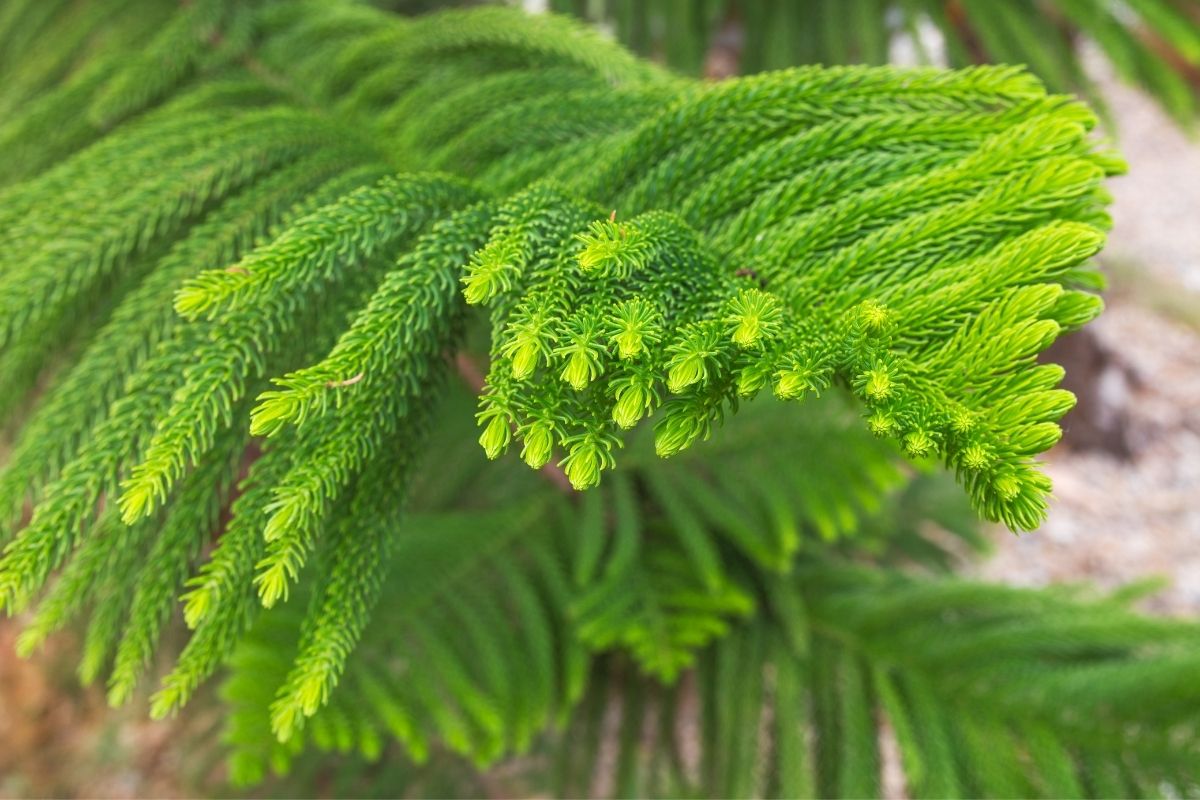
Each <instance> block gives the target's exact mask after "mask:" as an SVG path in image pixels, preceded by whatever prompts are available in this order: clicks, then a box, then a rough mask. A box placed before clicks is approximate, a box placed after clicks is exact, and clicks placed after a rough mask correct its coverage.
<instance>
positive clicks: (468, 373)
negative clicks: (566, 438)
mask: <svg viewBox="0 0 1200 800" xmlns="http://www.w3.org/2000/svg"><path fill="white" fill-rule="evenodd" d="M454 369H455V370H456V371H457V372H458V377H459V378H461V379H462V382H463V383H464V384H466V385H467V387H468V388H469V389H470V390H471V391H472V392H474V393H475V394H479V393H480V392H482V391H483V387H484V385H485V384H484V377H483V370H481V369H480V368H479V365H478V364H477V363H475V360H474V359H473V358H471V357H470V356H469V355H467V354H466V353H464V352H461V351H460V352H458V353H456V354H455V355H454ZM538 472H539V473H541V475H542V477H544V478H545V479H546V480H547V481H549V482H550V483H551V484H552V485H553V486H554V488H556V489H558V490H559V491H561V492H564V493H565V494H566V495H567V496H568V497H572V498H573V497H575V496H576V495H577V494H578V493H577V492H576V491H575V489H574V487H572V486H571V480H570V479H569V478H568V477H567V473H565V472H563V469H562V467H560V466H558V465H557V464H555V463H554V462H553V461H549V462H547V463H545V464H543V465H542V467H541V468H540V469H539V470H538Z"/></svg>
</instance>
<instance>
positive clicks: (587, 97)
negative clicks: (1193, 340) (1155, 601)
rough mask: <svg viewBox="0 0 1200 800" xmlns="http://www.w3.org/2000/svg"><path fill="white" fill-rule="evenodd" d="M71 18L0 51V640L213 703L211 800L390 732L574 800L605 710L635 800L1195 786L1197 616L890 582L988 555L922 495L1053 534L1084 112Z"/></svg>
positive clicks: (287, 29) (472, 13)
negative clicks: (178, 618) (63, 636)
mask: <svg viewBox="0 0 1200 800" xmlns="http://www.w3.org/2000/svg"><path fill="white" fill-rule="evenodd" d="M104 5H105V13H103V14H99V13H93V11H92V6H91V5H88V6H86V9H85V7H84V6H78V5H77V4H71V3H66V2H61V1H59V0H47V2H36V3H35V2H22V1H21V0H16V1H15V2H13V3H10V4H7V5H5V6H4V10H3V13H2V14H0V52H3V53H4V56H3V60H2V62H0V63H2V66H3V69H4V80H3V83H2V84H0V108H4V109H5V111H6V113H5V114H4V116H3V119H4V121H3V123H0V142H4V144H5V152H6V153H9V154H11V157H10V158H8V159H6V163H5V164H4V165H2V167H0V180H3V186H2V187H0V198H2V199H0V240H2V241H3V247H2V248H0V410H2V411H3V412H4V413H5V414H6V417H5V418H6V419H7V420H8V423H7V426H8V428H7V429H8V431H9V435H10V436H11V438H12V446H11V451H10V452H9V453H8V455H7V457H6V459H5V461H4V466H3V471H2V472H0V515H2V519H0V538H2V540H3V541H4V542H5V547H4V551H3V556H2V557H0V606H3V608H4V609H5V610H6V611H7V612H8V613H15V612H18V611H24V610H28V611H29V617H28V618H29V622H28V625H27V627H26V630H25V633H24V634H23V636H22V638H21V640H20V647H21V649H22V650H23V651H26V652H28V651H32V650H33V649H35V648H36V647H37V646H38V645H39V644H40V643H42V642H43V641H44V640H45V639H46V637H47V636H49V635H51V634H53V633H54V632H55V631H57V630H59V629H61V628H63V627H64V626H67V625H69V624H73V623H74V622H75V621H77V620H82V621H84V622H86V634H85V636H84V645H83V653H82V655H81V667H80V672H81V676H82V677H83V678H84V679H85V680H94V679H100V678H104V679H105V680H106V681H107V686H108V691H109V697H110V699H111V700H112V701H113V702H114V703H119V702H123V701H126V700H128V699H129V698H131V697H133V696H135V694H136V693H137V692H138V690H139V689H140V688H145V689H147V690H148V693H149V692H152V697H151V701H150V702H151V710H152V712H153V713H154V714H155V715H158V716H161V715H166V714H170V713H174V712H176V711H177V710H178V709H179V708H181V707H182V706H183V705H184V704H186V703H187V701H188V700H189V699H190V698H191V697H192V695H193V694H194V693H195V692H196V690H197V688H198V687H199V686H200V685H201V684H202V683H203V682H204V681H205V680H206V679H207V678H208V677H209V676H211V675H212V674H213V673H214V672H216V671H217V670H218V669H219V668H221V667H222V666H223V665H227V666H228V667H229V671H230V677H229V679H228V680H227V682H226V684H225V688H224V690H223V692H222V694H223V696H224V697H225V699H226V701H227V703H228V705H229V725H228V733H227V741H228V743H229V744H230V745H231V747H232V750H233V759H232V764H233V774H234V776H235V777H236V778H238V779H239V780H243V781H253V780H257V779H259V778H261V777H262V776H263V774H264V772H265V770H266V769H267V768H273V769H274V770H276V771H286V769H287V768H288V765H289V763H290V762H291V760H292V758H293V757H294V756H295V755H296V754H297V753H298V752H300V751H301V749H302V748H303V747H304V746H305V745H306V744H309V743H311V744H314V745H316V746H319V747H323V748H325V749H342V750H346V749H358V750H361V751H362V752H363V753H364V754H366V755H367V756H371V757H374V756H378V755H379V754H380V753H381V752H382V751H383V750H384V748H385V747H386V746H387V742H389V741H392V740H395V741H397V742H398V743H399V745H398V747H399V751H396V750H391V751H389V752H392V753H395V752H401V753H403V757H404V759H405V760H406V761H411V762H412V764H413V765H414V766H413V769H414V770H417V771H420V770H426V769H433V768H435V767H436V765H438V764H443V765H444V764H445V763H446V761H445V759H446V758H448V757H465V758H466V759H469V760H470V761H471V762H472V763H473V764H474V765H476V766H477V767H480V768H483V767H486V766H487V765H490V764H492V763H494V762H496V761H497V760H498V759H501V758H503V757H506V756H509V755H512V754H518V753H526V752H530V751H540V752H543V753H547V754H548V756H550V757H549V758H548V760H551V761H555V762H556V763H558V764H559V765H560V768H558V769H556V770H552V772H554V773H555V778H556V780H557V781H558V784H557V785H558V786H560V787H561V790H562V791H568V792H572V793H585V792H588V791H591V790H592V788H593V783H592V776H593V775H594V768H593V767H592V766H589V765H588V759H590V758H592V757H594V756H595V751H594V748H592V752H590V753H589V752H583V753H580V752H578V751H579V750H580V747H581V745H582V746H583V747H584V749H585V750H586V743H587V742H594V741H596V740H597V739H598V737H603V736H604V734H603V732H602V731H601V730H600V728H601V727H603V719H604V718H605V715H606V714H607V713H608V710H609V709H612V708H614V707H619V708H620V709H622V710H621V714H622V717H621V719H622V722H621V730H620V735H619V737H618V739H619V742H618V745H619V748H618V749H619V751H620V752H619V759H618V760H619V762H620V763H619V769H618V772H619V775H618V776H617V785H616V786H615V788H614V789H613V791H616V792H617V793H620V794H679V793H683V792H687V793H695V792H702V793H710V794H714V795H750V794H774V795H782V796H794V795H796V794H803V793H817V794H822V795H835V794H836V795H845V796H863V795H868V794H874V793H877V792H878V791H879V786H880V784H879V780H880V767H879V757H878V742H879V737H878V732H879V730H880V727H881V724H882V723H881V721H882V720H886V727H887V728H888V729H889V730H892V731H894V735H895V738H896V739H897V740H898V742H899V747H900V750H901V754H902V761H903V768H904V771H905V775H906V780H907V782H908V788H909V791H910V792H911V793H912V794H913V795H914V796H926V795H944V794H958V793H964V794H989V795H990V794H1000V795H1004V794H1009V793H1014V794H1026V793H1034V792H1040V793H1044V794H1047V795H1064V794H1066V793H1071V794H1089V795H1107V794H1112V793H1115V794H1124V793H1129V792H1142V791H1151V790H1159V789H1163V787H1166V789H1165V790H1168V791H1176V792H1181V793H1186V792H1187V791H1188V790H1190V789H1195V788H1196V786H1197V784H1196V780H1197V776H1196V774H1195V771H1194V765H1195V764H1196V763H1200V760H1197V743H1198V741H1200V738H1198V734H1197V730H1196V720H1197V719H1198V717H1197V715H1195V714H1194V713H1190V712H1191V711H1194V710H1195V708H1196V705H1195V701H1197V700H1200V697H1197V695H1196V687H1197V686H1200V682H1198V681H1196V680H1195V677H1196V675H1197V664H1196V661H1195V656H1194V653H1195V650H1194V648H1195V645H1196V643H1197V638H1198V636H1200V634H1198V631H1197V630H1196V629H1195V627H1194V626H1191V625H1188V624H1184V623H1170V622H1150V621H1147V620H1144V619H1142V618H1140V617H1138V616H1136V615H1135V614H1133V613H1131V612H1129V611H1128V610H1127V609H1125V608H1124V607H1123V606H1122V605H1121V604H1120V603H1119V602H1118V601H1116V600H1105V601H1088V600H1084V599H1081V598H1072V597H1067V596H1064V595H1063V594H1062V593H1054V592H1023V591H1010V590H998V589H992V588H989V587H980V586H975V585H971V584H964V583H960V582H956V581H953V580H950V579H948V578H944V577H943V578H937V579H922V580H918V579H915V578H912V577H909V576H904V575H901V574H900V573H898V572H896V571H894V570H893V569H890V568H884V567H882V566H879V565H881V564H885V563H895V562H897V561H904V562H906V563H910V564H916V565H920V566H922V567H923V568H924V569H925V571H926V572H927V573H928V572H940V571H943V570H944V568H945V567H946V566H947V564H948V563H949V562H950V559H951V555H950V554H951V552H952V551H954V550H955V548H959V547H962V546H966V547H968V548H971V547H977V546H979V539H978V536H977V534H976V532H975V531H974V529H973V527H972V526H971V524H970V522H969V521H968V520H967V519H966V518H965V517H964V515H963V514H961V513H958V511H959V509H958V503H957V498H958V497H959V495H958V494H955V493H951V494H949V495H947V494H946V492H945V491H944V488H945V487H944V486H943V481H942V480H941V478H940V474H941V473H940V472H939V471H938V469H937V465H938V464H939V463H940V464H941V465H942V466H943V467H944V468H945V469H946V470H948V471H949V472H951V473H953V474H954V475H955V476H956V477H957V480H958V482H959V483H960V484H961V486H962V487H963V488H964V489H965V496H966V498H967V499H968V500H969V503H970V506H971V508H972V509H973V510H974V512H976V513H978V514H979V515H982V516H983V517H986V518H988V519H991V520H996V521H1000V522H1003V523H1004V524H1006V525H1008V526H1009V527H1011V528H1013V529H1014V530H1030V529H1032V528H1035V527H1036V526H1037V525H1038V523H1039V522H1040V521H1041V519H1042V517H1043V516H1044V514H1045V510H1046V496H1047V494H1048V492H1049V490H1050V486H1049V482H1048V480H1047V479H1046V477H1045V476H1044V475H1043V474H1042V472H1041V471H1040V469H1039V467H1038V464H1037V461H1036V458H1037V456H1038V454H1039V453H1041V452H1042V451H1044V450H1046V449H1047V448H1048V447H1050V446H1051V445H1052V444H1054V443H1055V442H1056V441H1057V439H1058V438H1059V435H1060V429H1059V427H1058V425H1057V420H1058V419H1059V418H1060V417H1061V416H1062V415H1063V414H1064V413H1065V412H1066V411H1067V410H1068V409H1069V408H1070V407H1071V405H1072V403H1073V398H1072V396H1071V395H1070V394H1069V393H1067V392H1065V391H1062V390H1061V389H1058V388H1057V386H1058V384H1059V382H1060V380H1061V378H1062V370H1061V369H1060V368H1058V367H1056V366H1053V365H1039V364H1038V363H1037V362H1036V360H1035V359H1036V356H1037V355H1038V353H1040V352H1041V351H1042V350H1044V349H1045V348H1046V347H1047V346H1048V345H1049V344H1050V343H1051V342H1053V341H1054V339H1055V338H1056V337H1057V336H1058V335H1060V334H1061V333H1062V332H1063V331H1068V330H1071V329H1074V328H1077V327H1079V326H1081V325H1083V324H1085V323H1086V322H1088V321H1089V320H1090V319H1092V318H1093V317H1094V316H1095V315H1096V314H1097V313H1098V312H1099V311H1100V309H1101V301H1100V300H1099V298H1098V296H1097V295H1096V294H1095V292H1096V290H1098V288H1100V286H1101V284H1102V281H1101V279H1100V277H1099V275H1098V274H1097V273H1096V272H1095V270H1094V269H1093V268H1092V267H1091V266H1090V263H1089V259H1090V258H1091V257H1092V256H1094V255H1095V254H1096V252H1097V251H1098V250H1099V249H1100V248H1101V246H1102V244H1103V241H1104V231H1105V229H1106V227H1107V224H1108V220H1107V217H1106V214H1105V211H1104V206H1105V203H1106V199H1107V196H1106V194H1105V190H1104V188H1103V186H1102V183H1103V180H1104V179H1105V178H1106V177H1107V176H1109V175H1112V174H1114V173H1116V172H1119V171H1120V170H1121V169H1122V165H1121V162H1120V160H1119V159H1118V158H1117V157H1116V156H1114V155H1113V154H1112V153H1110V152H1108V151H1107V150H1105V149H1104V148H1103V147H1101V146H1099V145H1098V144H1097V138H1096V137H1095V136H1094V135H1093V134H1092V133H1091V131H1092V128H1093V126H1094V124H1095V120H1094V118H1093V115H1092V114H1091V112H1090V111H1089V110H1088V109H1087V108H1086V107H1085V106H1083V105H1081V104H1080V103H1078V102H1077V101H1075V100H1072V99H1070V98H1067V97H1063V96H1057V95H1052V94H1047V93H1046V91H1045V90H1044V89H1043V87H1042V85H1041V84H1040V83H1039V81H1038V80H1036V79H1035V78H1033V77H1031V76H1030V75H1029V74H1028V73H1026V72H1024V71H1023V70H1021V69H1016V68H1009V67H977V68H971V69H965V70H960V71H938V70H933V69H910V70H897V69H890V68H829V69H825V68H800V69H792V70H787V71H782V72H775V73H766V74H762V75H759V76H754V77H749V78H743V79H739V80H733V81H728V82H724V83H719V84H704V83H699V82H695V81H691V80H688V79H683V78H679V77H677V76H673V75H671V74H668V73H666V72H664V71H661V70H659V69H658V68H656V67H653V66H651V65H649V64H647V63H645V62H642V61H640V60H638V59H636V58H634V57H633V56H631V55H629V54H627V53H626V52H625V51H624V50H622V49H620V48H619V47H617V46H616V45H613V44H611V43H609V42H607V41H604V40H603V39H602V38H601V37H600V36H599V35H598V34H596V33H594V32H592V31H590V30H589V29H588V28H586V27H583V26H581V25H579V24H577V23H574V22H571V21H569V20H567V19H565V18H560V17H556V16H537V17H533V16H526V15H524V14H522V13H520V12H517V11H515V10H512V9H506V8H496V7H491V8H481V9H474V10H468V11H452V12H442V13H437V14H433V15H429V16H424V17H418V18H411V19H410V18H403V17H400V16H396V15H394V14H390V13H387V12H384V11H380V10H377V9H374V8H371V7H370V6H367V5H365V4H360V3H356V2H350V1H349V0H333V1H332V2H331V1H330V0H321V1H320V2H317V0H287V1H286V2H285V1H278V2H272V1H271V0H261V2H251V3H242V2H238V3H235V2H231V1H229V0H196V1H195V2H192V3H189V4H185V5H183V6H181V7H175V6H174V4H171V3H167V2H164V0H127V1H126V2H120V3H114V4H104ZM131 53H133V54H135V55H132V56H131ZM462 378H466V380H465V381H464V380H462ZM464 384H467V385H468V386H469V389H468V388H466V387H464ZM474 392H477V393H478V396H477V397H474V396H472V395H473V393H474ZM476 439H477V441H478V444H476V441H475V440H476ZM508 450H512V451H514V454H513V455H514V457H513V458H510V459H506V460H504V462H503V463H499V464H491V463H488V461H489V459H501V458H502V456H503V455H504V453H505V452H506V451H508ZM516 455H519V457H520V459H521V460H523V461H524V462H525V464H527V465H528V467H532V468H533V469H532V470H529V469H525V468H523V467H521V466H519V465H517V464H515V463H513V462H514V461H515V460H516V459H515V456H516ZM485 456H486V458H485ZM577 490H578V493H577ZM406 506H407V507H408V509H409V510H408V513H405V507H406ZM933 525H936V526H937V527H939V528H940V529H941V530H942V532H943V533H947V532H948V533H949V536H948V537H947V536H945V535H942V534H938V535H934V534H931V532H930V529H931V526H933ZM947 539H949V540H951V541H954V540H957V541H958V544H947ZM850 564H854V566H850ZM181 596H182V600H181V601H180V598H181ZM176 609H181V610H182V616H183V621H184V622H185V623H186V626H187V627H188V628H190V629H191V638H190V640H189V641H188V643H187V645H186V646H185V647H184V648H183V650H182V652H181V653H179V654H178V655H177V656H174V655H173V654H168V653H163V654H162V655H161V656H160V655H159V649H160V648H159V640H160V637H161V634H162V633H163V631H164V630H165V628H166V626H168V625H169V624H170V622H171V619H172V616H173V615H174V614H175V613H176ZM1189 648H1191V649H1189ZM152 664H157V665H158V666H160V667H161V668H162V670H165V676H163V675H161V674H160V673H161V671H162V670H157V671H152V672H149V673H148V668H149V667H150V666H151V665H152ZM148 674H151V675H155V680H157V681H158V685H157V686H153V685H149V686H148V685H147V684H148V683H149V681H148ZM688 698H691V701H688ZM1063 698H1068V700H1067V701H1064V700H1063ZM688 702H692V704H693V705H694V704H695V702H699V703H700V711H699V715H700V720H699V721H698V722H696V723H695V725H694V726H693V727H698V728H699V729H700V730H701V732H702V733H701V737H702V739H703V742H702V750H703V752H704V756H703V758H702V760H701V762H700V763H699V764H698V765H697V764H689V763H687V759H686V758H685V755H684V754H683V753H682V752H681V751H680V748H679V744H678V740H677V739H676V738H675V736H676V730H677V729H676V723H678V722H679V721H680V719H681V718H682V717H683V716H686V715H687V714H689V713H690V714H693V715H695V713H696V712H695V711H694V710H693V711H688V708H690V707H691V706H688V705H687V703H688ZM1189 703H1191V705H1189ZM979 709H982V710H979ZM977 710H979V713H976V711H977ZM647 731H652V732H654V733H653V735H652V736H651V738H650V739H649V740H648V739H646V737H647V736H649V735H650V734H647ZM743 734H745V735H743ZM423 764H427V765H428V766H421V765H423ZM544 777H546V779H547V780H549V775H547V776H544ZM530 780H533V781H537V780H541V778H540V777H530ZM468 791H469V790H468Z"/></svg>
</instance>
